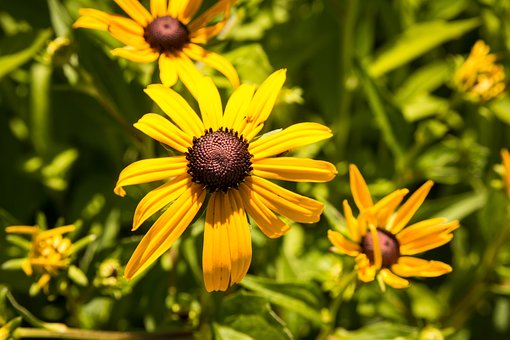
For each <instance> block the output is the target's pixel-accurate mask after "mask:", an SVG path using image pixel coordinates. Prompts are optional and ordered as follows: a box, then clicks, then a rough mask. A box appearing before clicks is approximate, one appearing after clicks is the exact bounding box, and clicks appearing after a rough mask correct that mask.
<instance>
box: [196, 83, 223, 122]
mask: <svg viewBox="0 0 510 340" xmlns="http://www.w3.org/2000/svg"><path fill="white" fill-rule="evenodd" d="M196 98H197V101H198V105H199V106H200V113H201V114H202V121H203V122H204V127H205V129H206V130H209V128H212V129H213V130H214V131H216V130H218V129H219V128H220V124H221V121H222V116H223V108H222V106H221V98H220V93H219V92H218V89H217V88H216V85H214V83H213V81H212V79H211V78H209V77H202V78H201V79H199V80H197V97H196Z"/></svg>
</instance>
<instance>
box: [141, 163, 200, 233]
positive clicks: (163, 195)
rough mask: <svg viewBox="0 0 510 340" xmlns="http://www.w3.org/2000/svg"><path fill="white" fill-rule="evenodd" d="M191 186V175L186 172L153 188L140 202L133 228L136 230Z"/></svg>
mask: <svg viewBox="0 0 510 340" xmlns="http://www.w3.org/2000/svg"><path fill="white" fill-rule="evenodd" d="M190 186H191V177H190V176H189V175H188V174H187V173H184V174H182V175H180V176H178V177H175V178H174V179H172V180H171V181H169V182H168V183H165V184H163V185H161V186H160V187H158V188H156V189H154V190H151V191H150V192H149V193H148V194H147V195H145V197H144V198H143V199H142V200H141V201H140V203H138V206H137V207H136V210H135V216H134V217H133V228H132V229H131V230H132V231H135V230H136V229H138V228H139V227H140V226H141V225H142V223H143V222H145V221H146V220H147V219H148V218H149V217H151V216H152V215H154V214H155V213H156V212H157V211H159V210H161V209H163V208H164V207H165V206H167V205H168V204H170V203H171V202H173V201H175V200H176V199H177V198H179V197H180V196H181V195H182V193H183V192H184V191H185V190H186V189H187V188H189V187H190Z"/></svg>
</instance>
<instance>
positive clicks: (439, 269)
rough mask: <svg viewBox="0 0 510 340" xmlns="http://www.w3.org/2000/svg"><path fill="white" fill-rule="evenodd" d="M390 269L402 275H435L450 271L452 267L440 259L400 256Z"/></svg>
mask: <svg viewBox="0 0 510 340" xmlns="http://www.w3.org/2000/svg"><path fill="white" fill-rule="evenodd" d="M391 270H392V271H393V272H394V273H395V274H397V275H399V276H403V277H409V276H422V277H437V276H441V275H444V274H446V273H449V272H451V271H452V267H451V266H449V265H448V264H446V263H444V262H441V261H427V260H423V259H419V258H417V257H409V256H402V257H400V258H399V259H398V262H397V263H396V264H394V265H393V266H391Z"/></svg>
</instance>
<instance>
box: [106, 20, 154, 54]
mask: <svg viewBox="0 0 510 340" xmlns="http://www.w3.org/2000/svg"><path fill="white" fill-rule="evenodd" d="M108 31H109V32H110V33H111V35H112V36H113V37H114V38H115V39H117V40H119V41H120V42H122V43H124V44H125V45H127V46H132V47H134V48H136V49H138V50H146V49H150V45H149V44H148V43H147V42H146V41H145V38H144V36H143V35H144V29H143V27H141V26H140V25H138V24H137V23H136V22H135V21H133V20H131V19H128V18H122V17H118V16H114V15H111V16H110V22H109V25H108Z"/></svg>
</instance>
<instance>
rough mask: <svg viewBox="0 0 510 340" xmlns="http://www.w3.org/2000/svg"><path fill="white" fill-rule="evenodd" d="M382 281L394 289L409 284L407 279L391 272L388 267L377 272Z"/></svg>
mask: <svg viewBox="0 0 510 340" xmlns="http://www.w3.org/2000/svg"><path fill="white" fill-rule="evenodd" d="M379 275H381V277H382V279H383V281H384V282H385V283H386V284H387V285H389V286H391V287H393V288H396V289H401V288H406V287H408V286H409V281H407V280H406V279H403V278H401V277H399V276H397V275H395V274H393V273H392V272H391V271H390V270H389V269H387V268H384V269H382V270H381V271H380V272H379Z"/></svg>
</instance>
